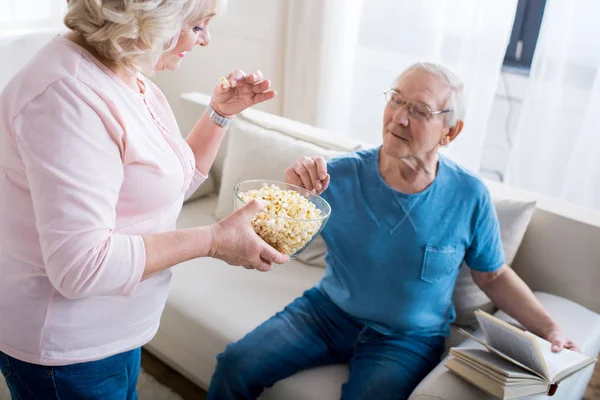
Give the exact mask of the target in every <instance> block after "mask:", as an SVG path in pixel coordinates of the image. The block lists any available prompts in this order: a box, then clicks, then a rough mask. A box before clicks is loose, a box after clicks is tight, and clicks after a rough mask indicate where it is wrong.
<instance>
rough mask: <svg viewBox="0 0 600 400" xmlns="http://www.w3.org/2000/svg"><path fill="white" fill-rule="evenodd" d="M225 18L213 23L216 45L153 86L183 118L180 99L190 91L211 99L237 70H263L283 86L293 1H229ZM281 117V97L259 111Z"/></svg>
mask: <svg viewBox="0 0 600 400" xmlns="http://www.w3.org/2000/svg"><path fill="white" fill-rule="evenodd" d="M228 3H229V4H228V6H227V10H226V12H225V14H224V15H222V16H217V17H215V18H214V19H213V21H212V22H211V30H210V31H211V36H212V43H211V44H210V45H209V46H208V47H206V48H201V47H199V46H197V47H196V48H195V50H194V51H192V52H190V53H188V54H186V57H185V59H184V60H183V62H182V64H181V67H180V68H179V69H178V70H177V71H174V72H171V71H165V72H161V73H158V74H157V75H156V76H155V77H154V81H155V82H156V83H157V84H158V86H159V87H160V88H161V89H162V91H163V92H164V93H165V95H166V96H167V99H168V100H169V102H170V103H171V107H172V108H173V111H174V112H175V116H176V117H178V119H180V118H179V117H180V113H181V107H180V99H179V95H180V94H181V93H184V92H189V91H199V92H203V93H207V94H210V93H211V92H212V89H213V87H214V85H215V84H216V83H217V82H218V81H219V78H220V77H222V76H226V75H227V74H229V73H230V72H232V71H234V70H236V69H238V68H239V69H242V70H244V71H245V72H247V73H250V72H252V71H254V70H256V69H260V70H261V71H262V72H263V74H264V76H265V78H267V79H270V80H271V81H272V83H273V88H274V89H275V90H278V89H279V90H281V89H282V87H283V78H284V77H283V65H284V60H285V34H286V28H285V27H286V20H287V5H288V0H251V1H250V0H229V1H228ZM257 108H258V109H262V110H263V111H267V112H271V113H275V114H280V113H281V108H282V104H281V97H279V98H278V97H275V98H274V99H273V100H271V101H269V102H267V103H264V104H261V105H259V106H257Z"/></svg>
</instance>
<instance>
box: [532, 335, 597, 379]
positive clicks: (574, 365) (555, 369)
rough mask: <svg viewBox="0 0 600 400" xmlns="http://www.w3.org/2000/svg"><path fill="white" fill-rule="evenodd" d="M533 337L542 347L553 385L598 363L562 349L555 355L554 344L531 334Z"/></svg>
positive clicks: (583, 355) (582, 355) (590, 358)
mask: <svg viewBox="0 0 600 400" xmlns="http://www.w3.org/2000/svg"><path fill="white" fill-rule="evenodd" d="M531 336H533V337H534V338H535V339H536V341H537V342H538V345H539V346H540V350H541V351H542V355H543V356H544V359H545V360H546V365H547V366H548V372H549V373H550V377H551V382H552V383H555V382H557V381H559V380H561V379H563V378H565V377H566V376H568V375H570V374H571V373H572V372H575V371H577V370H579V369H581V368H583V367H585V366H587V365H589V364H592V363H593V362H595V361H596V359H594V358H592V357H588V356H586V355H585V354H581V353H578V352H576V351H571V350H569V349H562V350H561V351H560V352H558V353H553V352H552V344H551V343H550V342H548V341H547V340H544V339H542V338H541V337H539V336H535V335H533V334H531Z"/></svg>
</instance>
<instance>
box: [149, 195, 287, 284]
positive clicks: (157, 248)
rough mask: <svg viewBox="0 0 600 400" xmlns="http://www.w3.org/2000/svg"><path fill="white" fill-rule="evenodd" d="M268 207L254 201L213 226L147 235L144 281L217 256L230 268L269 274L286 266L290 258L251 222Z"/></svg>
mask: <svg viewBox="0 0 600 400" xmlns="http://www.w3.org/2000/svg"><path fill="white" fill-rule="evenodd" d="M263 208H264V204H262V203H259V202H257V201H252V202H250V203H249V204H248V205H246V206H245V207H243V208H241V209H239V210H238V211H236V212H235V213H233V214H231V215H230V216H228V217H226V218H224V219H223V220H221V221H219V222H218V223H217V224H214V225H211V226H203V227H199V228H191V229H185V230H180V231H173V232H167V233H159V234H155V235H149V236H144V243H145V247H146V266H145V268H144V273H143V275H142V280H144V279H148V278H149V277H151V276H152V275H154V274H157V273H159V272H161V271H164V270H165V269H167V268H170V267H172V266H174V265H177V264H179V263H181V262H184V261H187V260H191V259H193V258H198V257H213V258H218V259H220V260H223V261H225V262H227V263H228V264H230V265H241V266H244V267H245V268H247V269H257V270H259V271H268V270H270V269H271V263H277V264H283V263H284V262H286V261H287V260H288V257H287V256H285V255H283V254H281V253H279V252H277V251H276V250H275V249H274V248H273V247H271V246H269V245H268V244H267V243H265V242H264V241H263V240H262V239H260V238H259V237H258V236H257V235H256V233H255V232H254V229H253V228H252V225H251V224H250V220H251V218H252V216H254V215H255V214H256V213H257V212H259V211H260V210H262V209H263Z"/></svg>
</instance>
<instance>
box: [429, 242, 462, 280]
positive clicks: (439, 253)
mask: <svg viewBox="0 0 600 400" xmlns="http://www.w3.org/2000/svg"><path fill="white" fill-rule="evenodd" d="M462 258H463V255H462V254H461V253H460V252H459V249H458V248H457V246H433V245H426V246H425V253H424V255H423V263H422V265H421V280H423V281H425V282H427V283H436V282H438V281H440V280H441V279H444V278H446V277H448V276H450V275H451V274H452V272H453V271H454V270H456V269H457V268H458V266H459V265H460V262H461V261H462Z"/></svg>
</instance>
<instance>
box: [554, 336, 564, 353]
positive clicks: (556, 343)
mask: <svg viewBox="0 0 600 400" xmlns="http://www.w3.org/2000/svg"><path fill="white" fill-rule="evenodd" d="M563 347H565V342H564V341H563V340H561V339H554V340H552V351H553V352H555V353H557V352H559V351H561V350H562V349H563Z"/></svg>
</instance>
